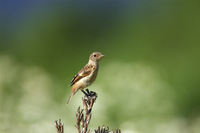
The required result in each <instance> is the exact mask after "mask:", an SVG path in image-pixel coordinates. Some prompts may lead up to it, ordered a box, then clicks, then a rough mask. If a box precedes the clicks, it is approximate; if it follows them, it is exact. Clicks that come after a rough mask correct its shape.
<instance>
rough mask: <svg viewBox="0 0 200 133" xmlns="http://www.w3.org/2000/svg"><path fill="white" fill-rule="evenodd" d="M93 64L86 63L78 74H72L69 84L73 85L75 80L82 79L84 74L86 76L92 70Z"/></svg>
mask: <svg viewBox="0 0 200 133" xmlns="http://www.w3.org/2000/svg"><path fill="white" fill-rule="evenodd" d="M93 68H94V66H93V65H86V66H85V67H84V68H83V69H81V70H80V71H79V72H78V74H76V75H75V76H74V78H73V79H72V81H71V83H70V86H72V85H74V84H75V83H76V82H78V81H79V80H80V79H82V78H83V77H85V76H88V75H89V74H90V73H91V72H92V71H93Z"/></svg>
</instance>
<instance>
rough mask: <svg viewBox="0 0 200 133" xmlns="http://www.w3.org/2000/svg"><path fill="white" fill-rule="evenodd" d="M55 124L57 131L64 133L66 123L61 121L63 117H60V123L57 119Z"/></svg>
mask: <svg viewBox="0 0 200 133" xmlns="http://www.w3.org/2000/svg"><path fill="white" fill-rule="evenodd" d="M55 126H56V130H57V133H64V128H63V126H64V123H61V119H59V124H58V121H57V120H56V121H55Z"/></svg>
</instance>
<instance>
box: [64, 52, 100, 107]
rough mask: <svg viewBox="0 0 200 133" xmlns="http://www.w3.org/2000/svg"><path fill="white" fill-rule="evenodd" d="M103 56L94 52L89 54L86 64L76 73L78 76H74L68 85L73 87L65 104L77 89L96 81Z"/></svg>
mask: <svg viewBox="0 0 200 133" xmlns="http://www.w3.org/2000/svg"><path fill="white" fill-rule="evenodd" d="M103 56H104V55H102V54H101V53H100V52H94V53H92V54H90V57H89V61H88V63H87V64H86V65H85V66H84V67H83V68H82V69H81V70H80V71H79V72H78V74H76V75H75V76H74V78H73V79H72V81H71V83H70V86H72V85H73V87H72V92H71V95H70V97H69V99H68V101H67V104H68V103H69V101H70V99H71V98H72V96H73V95H74V94H75V93H76V92H77V91H78V90H79V89H80V90H83V89H84V88H86V87H88V86H90V85H91V84H92V83H93V82H94V81H95V80H96V77H97V73H98V69H99V61H100V60H101V58H102V57H103Z"/></svg>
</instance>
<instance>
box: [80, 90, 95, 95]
mask: <svg viewBox="0 0 200 133" xmlns="http://www.w3.org/2000/svg"><path fill="white" fill-rule="evenodd" d="M81 91H82V92H83V93H84V94H85V96H87V97H92V96H96V95H97V94H96V92H94V91H89V89H86V91H84V90H81Z"/></svg>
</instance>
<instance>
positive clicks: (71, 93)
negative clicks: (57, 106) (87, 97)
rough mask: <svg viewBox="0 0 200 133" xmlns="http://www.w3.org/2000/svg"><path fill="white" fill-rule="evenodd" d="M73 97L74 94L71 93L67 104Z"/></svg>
mask: <svg viewBox="0 0 200 133" xmlns="http://www.w3.org/2000/svg"><path fill="white" fill-rule="evenodd" d="M73 95H74V92H72V93H71V95H70V97H69V99H68V101H67V104H68V103H69V101H70V99H71V98H72V96H73Z"/></svg>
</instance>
